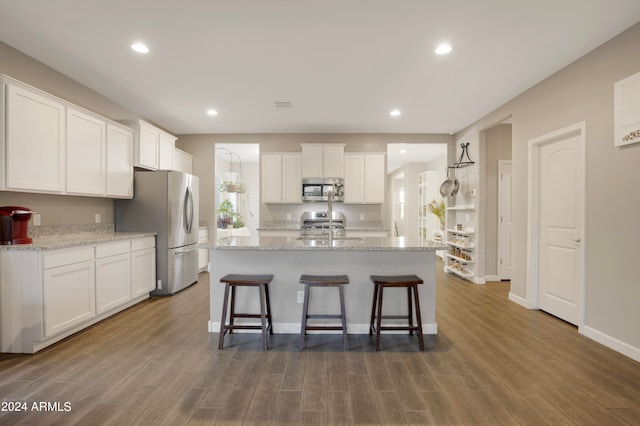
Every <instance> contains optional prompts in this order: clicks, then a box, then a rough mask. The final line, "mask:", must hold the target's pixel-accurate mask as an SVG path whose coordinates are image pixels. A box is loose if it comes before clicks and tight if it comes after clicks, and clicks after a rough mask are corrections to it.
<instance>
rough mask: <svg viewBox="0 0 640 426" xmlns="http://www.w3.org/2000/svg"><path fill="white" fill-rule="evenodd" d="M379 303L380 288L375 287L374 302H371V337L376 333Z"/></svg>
mask: <svg viewBox="0 0 640 426" xmlns="http://www.w3.org/2000/svg"><path fill="white" fill-rule="evenodd" d="M377 302H378V286H377V285H374V286H373V302H371V324H369V336H373V331H374V327H373V324H374V321H375V318H376V306H377Z"/></svg>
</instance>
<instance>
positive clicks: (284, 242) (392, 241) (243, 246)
mask: <svg viewBox="0 0 640 426" xmlns="http://www.w3.org/2000/svg"><path fill="white" fill-rule="evenodd" d="M333 243H334V244H333V246H329V242H328V241H327V240H322V239H318V240H308V239H298V238H296V237H259V236H252V237H225V238H220V239H218V240H217V241H208V242H206V243H201V244H199V245H198V247H199V248H202V249H215V250H282V251H287V250H295V251H300V250H344V251H436V250H444V249H446V248H447V246H446V245H445V244H442V243H438V242H435V241H422V240H420V239H408V238H405V237H370V238H346V239H339V238H336V239H335V240H334V241H333Z"/></svg>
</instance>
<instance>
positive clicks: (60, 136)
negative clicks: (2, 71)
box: [0, 78, 66, 194]
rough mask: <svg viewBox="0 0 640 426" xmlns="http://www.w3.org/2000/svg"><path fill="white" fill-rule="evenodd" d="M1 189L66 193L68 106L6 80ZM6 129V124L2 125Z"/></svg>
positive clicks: (4, 81) (3, 87)
mask: <svg viewBox="0 0 640 426" xmlns="http://www.w3.org/2000/svg"><path fill="white" fill-rule="evenodd" d="M2 90H3V92H4V93H3V94H4V96H3V99H4V102H3V103H2V105H3V106H4V111H3V112H4V114H2V115H3V116H4V120H0V123H4V126H5V128H4V129H0V130H3V131H2V132H1V133H0V135H4V136H5V137H4V138H1V139H2V150H1V154H0V155H3V157H4V158H2V161H0V167H2V168H3V170H2V173H1V177H0V179H1V184H0V187H1V189H6V190H11V191H26V192H45V193H57V194H61V193H64V190H65V129H66V126H65V105H64V104H63V103H62V102H60V101H59V100H58V99H56V98H54V97H52V96H48V95H47V94H46V93H44V92H40V91H39V90H37V89H32V88H29V87H28V86H27V87H26V86H22V85H18V84H8V83H7V80H6V79H4V78H3V84H2ZM0 126H2V124H0Z"/></svg>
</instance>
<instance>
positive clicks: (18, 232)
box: [0, 206, 33, 245]
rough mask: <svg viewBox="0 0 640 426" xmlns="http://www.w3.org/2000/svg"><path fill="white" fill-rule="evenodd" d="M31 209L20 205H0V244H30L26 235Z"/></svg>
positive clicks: (30, 240) (29, 239) (30, 241)
mask: <svg viewBox="0 0 640 426" xmlns="http://www.w3.org/2000/svg"><path fill="white" fill-rule="evenodd" d="M31 213H33V212H32V211H31V209H29V208H27V207H20V206H4V207H0V220H1V221H2V223H1V227H0V244H5V245H6V244H31V243H32V242H33V240H32V239H31V238H29V237H27V230H28V228H29V219H31Z"/></svg>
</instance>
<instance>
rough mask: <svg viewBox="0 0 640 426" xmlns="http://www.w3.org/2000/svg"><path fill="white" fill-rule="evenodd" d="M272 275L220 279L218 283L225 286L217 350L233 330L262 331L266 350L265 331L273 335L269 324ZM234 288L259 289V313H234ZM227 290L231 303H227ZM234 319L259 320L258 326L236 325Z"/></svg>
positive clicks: (243, 275) (238, 275) (233, 276)
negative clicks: (228, 309)
mask: <svg viewBox="0 0 640 426" xmlns="http://www.w3.org/2000/svg"><path fill="white" fill-rule="evenodd" d="M272 279H273V275H248V274H227V275H225V276H224V277H222V278H220V282H221V283H224V284H225V287H224V298H223V301H222V318H221V319H220V337H219V338H218V349H222V347H223V345H224V335H225V334H226V333H227V331H228V332H229V334H232V333H233V330H262V348H263V349H264V350H265V351H266V350H267V349H268V348H267V331H268V332H269V333H270V334H273V325H272V323H271V303H270V302H269V283H270V282H271V280H272ZM236 287H259V288H260V313H259V314H251V313H237V312H236V311H235V303H236ZM229 289H231V301H229ZM229 304H230V307H231V312H230V313H229V324H228V325H227V324H226V322H227V307H228V306H229ZM235 318H260V322H261V324H260V325H244V324H243V325H236V324H234V322H233V320H234V319H235Z"/></svg>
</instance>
